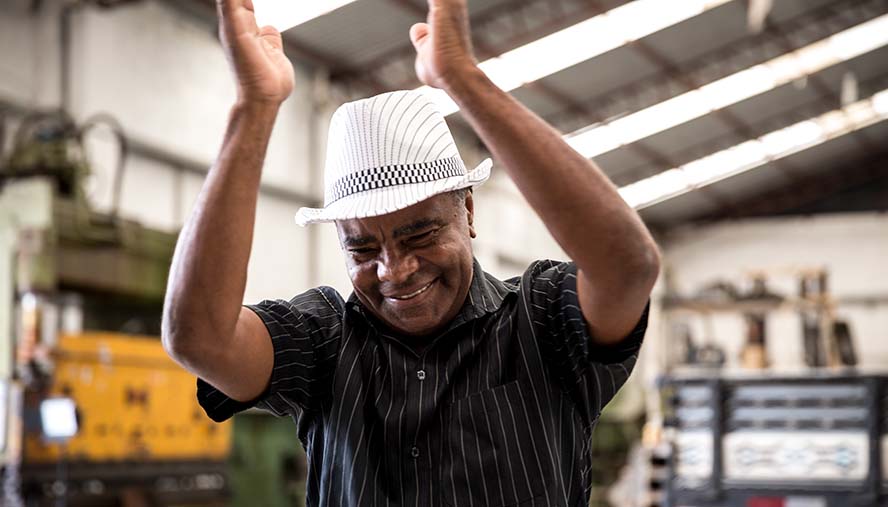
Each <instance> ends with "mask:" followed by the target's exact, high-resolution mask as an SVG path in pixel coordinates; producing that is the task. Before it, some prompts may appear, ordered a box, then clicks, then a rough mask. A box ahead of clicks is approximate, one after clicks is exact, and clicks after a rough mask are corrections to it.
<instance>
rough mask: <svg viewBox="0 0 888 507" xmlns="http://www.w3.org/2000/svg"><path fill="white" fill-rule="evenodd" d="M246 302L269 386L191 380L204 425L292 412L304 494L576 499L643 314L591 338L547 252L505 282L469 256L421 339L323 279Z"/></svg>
mask: <svg viewBox="0 0 888 507" xmlns="http://www.w3.org/2000/svg"><path fill="white" fill-rule="evenodd" d="M250 308H251V309H252V310H253V311H255V312H256V314H257V315H259V317H260V318H261V319H262V321H263V322H265V325H266V326H267V327H268V331H269V333H270V335H271V339H272V344H273V346H274V353H275V358H274V371H273V373H272V376H271V382H270V385H269V387H268V389H267V391H266V392H265V393H264V394H263V395H262V396H260V397H259V398H258V399H257V400H256V401H255V402H253V403H239V402H236V401H234V400H231V399H229V398H227V397H226V396H225V395H224V394H222V393H221V392H219V391H217V390H216V389H214V388H213V387H212V386H210V385H208V384H206V383H205V382H203V381H200V380H198V399H199V401H200V403H201V405H202V406H203V407H204V409H205V410H206V412H207V414H208V415H209V416H210V417H211V418H212V419H214V420H216V421H222V420H224V419H227V418H229V417H231V415H232V414H234V413H235V412H238V411H240V410H244V409H246V408H248V407H250V406H254V405H255V406H257V407H260V408H263V409H266V410H269V411H271V412H273V413H274V414H276V415H279V416H290V417H292V418H293V419H295V421H296V425H297V433H298V436H299V439H300V440H301V442H302V445H303V446H304V448H305V450H306V454H307V456H308V479H307V483H306V484H307V486H306V487H307V504H308V505H311V506H315V505H316V506H340V505H349V506H365V505H366V506H371V505H377V506H387V505H412V506H442V507H443V506H460V507H463V506H469V507H480V506H515V505H520V506H571V507H574V506H585V505H588V502H589V486H590V481H591V477H590V474H589V471H590V464H591V463H590V448H589V446H590V441H591V440H590V436H591V431H592V428H593V427H594V426H595V423H596V421H597V420H598V416H599V414H600V412H601V409H602V407H603V406H604V405H605V404H607V403H608V401H610V399H611V398H612V397H613V396H614V394H615V393H616V391H617V389H619V388H620V386H621V385H622V384H623V383H624V382H625V381H626V379H627V378H628V377H629V374H630V372H631V371H632V367H633V366H634V365H635V361H636V357H637V353H638V348H639V346H640V345H641V341H642V338H643V336H644V332H645V328H646V326H647V310H645V312H644V315H643V316H642V318H641V320H640V321H639V323H638V325H637V326H636V328H635V330H634V331H633V332H632V333H631V335H630V336H629V337H628V338H627V339H626V340H624V341H623V342H622V343H621V344H620V345H619V346H616V347H612V348H606V349H605V348H602V347H595V346H594V345H593V344H592V342H591V341H590V337H589V334H588V329H587V326H586V324H585V321H584V319H583V316H582V314H581V313H580V309H579V304H578V300H577V293H576V267H575V265H574V264H572V263H558V262H554V261H539V262H536V263H534V264H533V265H531V266H530V267H529V268H528V270H527V271H526V272H525V273H524V275H523V276H522V277H520V278H514V279H511V280H508V281H500V280H498V279H496V278H494V277H493V276H491V275H489V274H487V273H484V272H483V271H482V270H481V266H480V265H479V264H478V262H477V261H476V262H475V267H474V278H473V280H472V284H471V287H470V289H469V295H468V298H467V301H466V303H465V305H464V306H463V308H462V309H461V311H460V312H459V314H458V315H457V317H456V318H455V319H454V320H453V322H452V323H451V324H450V325H449V327H448V328H447V329H446V331H444V332H443V333H441V334H440V335H439V336H438V337H437V338H435V339H434V340H433V341H431V342H429V343H427V344H426V345H425V346H424V347H423V348H422V350H419V351H418V350H416V348H415V347H412V346H411V343H410V340H409V339H406V338H403V337H399V336H396V335H394V334H392V333H391V331H389V330H387V329H386V328H385V326H384V325H382V324H381V323H380V322H379V321H378V320H376V319H375V318H374V317H372V316H370V315H369V313H368V312H367V311H366V310H365V309H363V308H362V306H361V304H360V303H359V302H358V300H357V299H356V298H355V297H354V296H352V297H351V299H349V300H348V301H344V300H343V298H342V297H341V296H340V295H339V293H338V292H336V291H335V290H334V289H332V288H329V287H319V288H317V289H312V290H309V291H308V292H305V293H303V294H300V295H298V296H296V297H294V298H293V299H292V300H290V301H283V300H276V301H263V302H261V303H259V304H258V305H255V306H250ZM260 503H261V502H260Z"/></svg>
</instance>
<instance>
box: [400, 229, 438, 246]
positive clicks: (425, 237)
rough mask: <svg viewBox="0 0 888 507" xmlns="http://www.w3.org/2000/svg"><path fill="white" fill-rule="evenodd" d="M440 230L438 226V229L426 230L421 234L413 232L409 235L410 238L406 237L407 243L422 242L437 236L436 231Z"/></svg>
mask: <svg viewBox="0 0 888 507" xmlns="http://www.w3.org/2000/svg"><path fill="white" fill-rule="evenodd" d="M440 230H441V229H440V228H438V229H432V230H430V231H427V232H423V233H422V234H414V235H413V236H410V239H408V240H407V241H408V242H409V243H414V244H415V243H423V242H425V241H428V240H430V239H433V238H434V237H435V236H437V235H438V231H440Z"/></svg>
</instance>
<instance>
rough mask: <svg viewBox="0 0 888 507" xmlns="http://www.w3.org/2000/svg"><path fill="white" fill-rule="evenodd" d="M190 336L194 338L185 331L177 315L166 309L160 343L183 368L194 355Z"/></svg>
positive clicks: (161, 326)
mask: <svg viewBox="0 0 888 507" xmlns="http://www.w3.org/2000/svg"><path fill="white" fill-rule="evenodd" d="M186 327H187V326H186ZM189 336H193V333H191V332H188V331H187V330H186V329H183V325H182V321H181V319H180V318H179V317H178V316H177V315H176V313H175V312H173V311H170V310H169V309H167V308H164V312H163V320H162V321H161V325H160V342H161V344H162V345H163V350H164V351H165V352H166V353H167V355H168V356H170V358H172V359H173V361H175V362H177V363H179V364H180V365H183V366H184V365H186V364H188V362H189V360H188V358H189V357H192V356H193V355H194V353H193V350H192V349H193V348H194V347H193V346H192V345H191V344H190V340H189V339H188V337H189Z"/></svg>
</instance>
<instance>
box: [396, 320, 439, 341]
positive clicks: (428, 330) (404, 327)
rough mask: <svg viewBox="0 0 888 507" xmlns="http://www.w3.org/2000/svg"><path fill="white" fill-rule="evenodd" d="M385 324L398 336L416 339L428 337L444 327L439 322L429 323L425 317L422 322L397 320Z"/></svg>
mask: <svg viewBox="0 0 888 507" xmlns="http://www.w3.org/2000/svg"><path fill="white" fill-rule="evenodd" d="M386 323H387V324H388V325H389V326H391V327H392V328H394V329H395V330H396V331H397V332H398V333H400V334H403V335H407V336H418V337H421V336H429V335H431V334H434V333H435V332H437V331H439V330H440V329H441V328H443V327H444V323H443V322H441V321H440V320H434V321H431V320H429V319H428V317H427V316H424V318H423V319H422V320H419V319H398V320H397V321H394V322H393V321H387V322H386Z"/></svg>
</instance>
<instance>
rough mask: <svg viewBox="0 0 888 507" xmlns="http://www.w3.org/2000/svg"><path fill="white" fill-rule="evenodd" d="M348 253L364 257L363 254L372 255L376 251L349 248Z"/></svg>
mask: <svg viewBox="0 0 888 507" xmlns="http://www.w3.org/2000/svg"><path fill="white" fill-rule="evenodd" d="M348 251H349V252H351V253H353V254H355V255H364V254H369V253H373V252H374V251H376V249H375V248H349V249H348Z"/></svg>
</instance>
